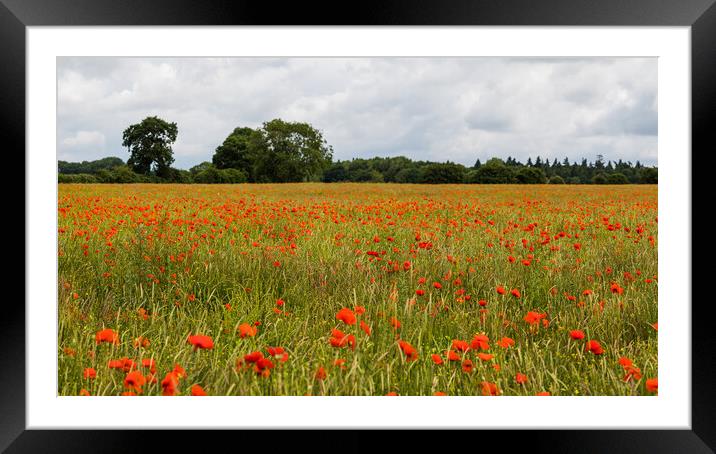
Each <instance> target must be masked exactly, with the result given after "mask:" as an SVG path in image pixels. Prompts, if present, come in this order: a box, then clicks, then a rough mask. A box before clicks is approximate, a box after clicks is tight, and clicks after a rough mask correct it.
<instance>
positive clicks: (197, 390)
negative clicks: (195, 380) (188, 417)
mask: <svg viewBox="0 0 716 454" xmlns="http://www.w3.org/2000/svg"><path fill="white" fill-rule="evenodd" d="M191 395H192V396H207V395H208V394H206V391H204V388H202V387H201V386H199V385H193V386H192V387H191Z"/></svg>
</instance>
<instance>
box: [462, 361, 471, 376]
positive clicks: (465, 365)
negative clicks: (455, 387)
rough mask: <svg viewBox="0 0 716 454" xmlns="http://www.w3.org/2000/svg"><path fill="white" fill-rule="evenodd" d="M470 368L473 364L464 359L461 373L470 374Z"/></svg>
mask: <svg viewBox="0 0 716 454" xmlns="http://www.w3.org/2000/svg"><path fill="white" fill-rule="evenodd" d="M472 368H473V364H472V361H470V360H469V359H466V360H465V361H463V362H462V371H463V372H467V373H470V372H472Z"/></svg>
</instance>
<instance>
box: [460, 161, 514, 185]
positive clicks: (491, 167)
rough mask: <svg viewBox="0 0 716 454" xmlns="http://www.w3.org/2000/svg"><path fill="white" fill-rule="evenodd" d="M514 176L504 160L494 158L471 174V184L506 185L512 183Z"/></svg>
mask: <svg viewBox="0 0 716 454" xmlns="http://www.w3.org/2000/svg"><path fill="white" fill-rule="evenodd" d="M512 181H513V174H512V170H511V168H510V167H508V166H507V165H505V163H504V162H503V161H502V159H499V158H492V159H490V160H489V161H487V162H486V163H485V164H483V165H481V166H480V168H479V169H477V170H475V171H474V172H472V173H471V174H470V183H480V184H506V183H512Z"/></svg>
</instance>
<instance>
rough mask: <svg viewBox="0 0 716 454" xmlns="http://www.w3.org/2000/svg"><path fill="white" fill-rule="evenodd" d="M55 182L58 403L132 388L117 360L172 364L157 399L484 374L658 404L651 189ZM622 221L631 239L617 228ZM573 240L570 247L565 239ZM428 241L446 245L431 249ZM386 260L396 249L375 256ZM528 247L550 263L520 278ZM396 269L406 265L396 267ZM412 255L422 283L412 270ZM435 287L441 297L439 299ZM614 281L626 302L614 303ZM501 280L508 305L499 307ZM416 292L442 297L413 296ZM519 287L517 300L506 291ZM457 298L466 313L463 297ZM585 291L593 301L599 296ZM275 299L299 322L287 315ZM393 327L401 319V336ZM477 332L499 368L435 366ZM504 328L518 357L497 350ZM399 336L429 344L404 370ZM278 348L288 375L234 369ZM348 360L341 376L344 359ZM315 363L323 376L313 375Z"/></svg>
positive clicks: (339, 390)
mask: <svg viewBox="0 0 716 454" xmlns="http://www.w3.org/2000/svg"><path fill="white" fill-rule="evenodd" d="M59 188H60V189H59V191H60V192H59V194H60V195H59V200H58V207H59V209H60V213H59V215H58V219H59V227H60V231H61V232H60V233H59V234H58V238H59V240H58V241H59V244H58V246H59V253H60V256H59V269H58V274H59V288H58V304H59V320H58V323H59V324H58V329H59V333H58V374H59V377H58V379H59V389H58V393H59V394H60V395H77V394H79V393H80V390H81V389H86V390H88V391H89V392H90V393H91V394H92V395H118V394H121V393H122V392H124V391H125V388H124V385H123V381H124V378H125V375H126V374H125V373H124V372H122V371H119V370H112V369H109V368H108V367H107V363H108V361H109V360H110V359H119V358H122V357H128V358H130V359H134V360H135V361H139V360H141V359H142V358H152V359H154V360H155V361H156V364H157V373H156V377H157V378H158V382H157V383H155V384H148V385H146V386H145V387H144V388H143V394H144V395H158V394H161V393H162V387H161V386H160V383H159V382H161V380H162V378H164V376H165V375H166V374H167V373H168V372H169V371H171V370H172V368H173V367H174V364H180V365H181V366H182V367H183V368H185V369H186V372H187V376H186V377H185V378H183V379H181V381H180V391H181V393H182V394H187V393H189V389H190V387H191V386H192V385H193V384H199V385H200V386H202V387H203V388H204V389H205V390H206V391H207V392H208V393H209V394H212V395H304V394H313V395H383V394H386V393H388V392H397V393H399V394H401V395H432V394H433V393H434V392H437V391H440V392H445V393H447V394H449V395H479V394H481V387H480V383H481V382H483V381H488V382H492V383H496V384H497V386H498V388H499V389H500V390H501V392H502V394H503V395H534V394H536V393H538V392H541V391H548V392H550V393H551V394H552V395H633V394H636V395H643V394H651V393H649V392H648V391H647V390H646V388H645V381H646V379H647V378H653V377H656V376H657V332H656V330H655V329H654V328H653V327H652V326H651V324H652V323H654V322H656V321H657V282H656V274H657V244H658V243H657V241H656V238H657V223H656V217H657V190H656V187H655V186H599V187H596V186H559V187H550V186H477V185H471V186H421V185H415V186H413V185H388V184H384V185H381V184H365V185H364V184H331V185H327V184H295V185H293V184H292V185H233V186H200V185H191V186H181V185H125V186H122V185H61V186H60V187H59ZM604 218H608V220H607V221H604ZM489 221H492V222H493V223H494V225H490V223H489ZM531 223H536V226H535V227H534V228H533V229H531V230H530V229H527V230H526V227H528V226H529V225H530V224H531ZM608 223H612V224H616V223H620V224H621V227H620V228H618V229H616V230H613V231H610V230H608V229H607V225H606V224H608ZM625 227H626V228H629V229H630V231H629V232H627V231H626V230H625ZM638 227H641V228H642V229H643V230H642V231H641V232H640V233H637V228H638ZM640 230H641V229H640ZM543 231H544V232H547V237H549V238H550V241H549V242H548V243H545V244H541V243H540V241H541V240H542V239H543V237H542V236H541V235H540V233H541V232H543ZM560 232H564V233H565V234H566V236H564V237H562V238H558V239H555V235H558V234H559V233H560ZM418 233H419V234H420V236H421V241H430V242H431V243H432V248H431V249H422V248H419V247H418V241H416V234H418ZM341 235H342V236H341ZM575 235H579V238H576V237H575ZM376 236H377V237H379V239H380V242H378V243H375V242H373V238H374V237H376ZM569 236H571V238H570V237H569ZM650 236H651V237H653V242H650V241H649V237H650ZM387 237H392V238H393V241H392V242H391V241H388V240H387ZM522 239H526V240H528V247H529V246H530V245H531V246H533V247H534V250H533V251H530V250H529V249H527V248H524V247H523V245H522ZM110 242H111V245H110V244H109V243H110ZM254 242H256V243H258V246H254V245H253V243H254ZM512 243H514V246H513V247H512V248H508V247H506V246H505V245H508V246H509V244H512ZM574 243H580V244H581V249H580V250H576V249H575V248H574V247H573V244H574ZM490 244H491V245H492V246H491V247H490ZM292 245H294V246H295V248H294V247H292ZM554 246H558V247H559V249H558V250H556V249H555V250H553V247H554ZM394 248H395V250H394ZM370 250H374V251H378V252H381V251H385V255H382V256H381V258H382V260H381V261H377V260H370V258H371V257H370V256H369V255H366V252H367V251H370ZM411 250H413V252H411ZM84 251H87V255H85V254H84ZM182 254H184V255H183V258H182V260H181V261H179V257H180V256H181V255H182ZM528 254H532V255H533V256H534V258H533V259H532V262H531V264H530V265H529V266H524V265H522V263H521V260H522V259H524V258H526V257H527V255H528ZM448 256H452V257H453V258H454V260H453V261H452V262H451V261H449V260H448V259H447V257H448ZM508 256H514V257H515V258H516V262H515V263H510V262H509V261H508ZM172 257H173V259H172ZM388 260H391V261H395V262H396V263H397V264H399V266H400V270H399V271H392V266H390V267H388V269H384V268H385V267H387V266H388V265H387V261H388ZM406 260H408V261H410V262H411V263H412V267H411V270H409V271H404V270H403V269H402V264H403V262H404V261H406ZM275 261H278V262H280V266H278V267H277V266H274V262H275ZM545 267H546V268H547V269H545ZM609 268H610V269H611V272H608V271H607V270H608V269H609ZM638 272H639V273H640V274H637V273H638ZM105 273H108V274H107V275H105ZM447 273H450V278H449V279H444V278H445V277H446V274H447ZM624 273H630V274H631V275H632V276H633V279H628V278H626V277H625V274H624ZM148 275H152V276H153V277H150V276H148ZM421 277H424V278H426V280H427V282H426V283H425V284H423V285H420V284H418V280H419V278H421ZM456 278H459V279H460V280H461V281H462V283H461V284H455V283H454V281H455V279H456ZM647 278H651V279H653V282H651V283H647V282H646V279H647ZM155 279H156V281H155ZM157 281H158V282H157ZM435 281H438V282H441V283H442V285H443V288H442V289H440V290H437V289H434V288H433V287H432V283H433V282H435ZM612 282H617V283H618V284H619V285H620V286H621V287H623V289H624V292H623V294H621V295H619V294H614V293H612V292H611V290H610V285H611V283H612ZM498 285H503V286H505V288H506V289H507V291H508V293H507V294H506V295H502V296H501V295H498V294H497V292H496V291H495V288H496V287H497V286H498ZM418 288H423V289H424V290H425V291H426V294H425V295H424V296H421V297H416V295H415V291H416V289H418ZM513 288H516V289H519V291H520V292H521V294H522V296H521V297H520V298H514V297H512V296H511V295H510V294H509V290H510V289H513ZM459 289H462V290H464V294H465V295H470V300H469V301H458V300H457V298H458V297H459V296H460V295H457V294H456V291H457V290H459ZM585 289H591V290H592V291H593V294H592V295H589V296H583V295H582V292H583V291H584V290H585ZM73 294H76V295H77V297H76V298H75V297H74V295H73ZM192 294H193V295H194V296H195V300H194V301H190V299H189V295H192ZM565 294H568V295H574V296H576V297H577V301H570V300H568V299H567V297H566V296H565ZM278 298H282V299H283V300H284V301H285V306H283V307H282V308H281V309H285V310H286V311H287V312H289V313H290V314H289V315H282V314H276V313H274V308H276V307H277V306H276V300H277V299H278ZM479 300H486V301H487V306H486V307H484V308H482V307H481V306H479V305H478V303H477V302H478V301H479ZM580 301H581V302H583V303H584V304H583V305H581V306H580V305H578V304H577V303H578V302H580ZM599 302H603V309H600V308H599ZM226 304H229V305H230V306H231V310H227V308H226V307H225V305H226ZM356 305H360V306H364V307H365V308H366V312H365V314H363V315H362V316H360V317H359V318H360V319H363V320H365V321H366V322H367V323H368V324H369V325H371V327H372V335H371V336H367V335H366V334H365V333H364V332H363V331H361V330H360V329H359V328H358V325H357V324H356V325H353V326H346V325H344V324H343V323H342V322H340V321H338V320H336V318H335V316H336V313H337V312H338V311H339V310H340V309H341V308H343V307H348V308H351V309H352V308H354V307H355V306H356ZM140 308H143V309H144V310H145V311H146V312H147V313H148V314H149V317H148V318H147V319H146V320H144V319H143V317H141V316H140V314H139V312H138V311H139V309H140ZM481 309H486V310H487V311H488V312H485V313H481ZM528 311H537V312H543V313H546V314H547V318H548V320H549V326H547V327H540V328H539V329H537V330H534V329H530V327H529V325H528V324H527V323H526V322H525V321H524V320H523V317H524V316H525V314H526V313H527V312H528ZM391 317H396V318H398V319H399V320H400V322H401V327H400V329H399V330H397V331H396V330H394V329H393V328H392V327H391V325H390V319H391ZM254 322H260V326H259V327H258V334H257V335H256V336H255V337H248V338H243V339H242V338H240V337H239V336H238V335H237V331H236V328H237V327H238V325H239V324H241V323H249V324H253V323H254ZM103 328H112V329H115V330H117V331H118V333H119V334H120V336H121V343H120V344H119V345H111V344H106V343H104V344H101V345H97V344H96V342H95V333H96V332H97V331H99V330H100V329H103ZM333 328H339V329H341V330H343V331H345V332H346V333H352V334H354V335H355V337H356V339H357V346H356V348H355V350H351V349H350V348H343V349H337V348H333V347H331V345H330V344H329V338H330V336H331V329H333ZM572 329H581V330H583V331H584V332H585V333H586V336H587V337H586V339H596V340H598V341H599V342H600V343H601V344H602V346H603V347H604V350H605V353H604V354H603V355H594V354H592V353H590V352H585V350H584V341H574V340H571V338H570V337H569V331H570V330H572ZM477 333H485V334H487V335H488V336H489V338H490V353H493V354H494V355H495V357H494V359H492V360H491V361H488V362H483V361H480V360H479V359H477V357H476V356H475V354H474V352H471V351H469V352H467V353H466V354H465V358H469V359H471V360H472V361H473V362H474V363H475V368H474V370H473V372H471V373H466V372H463V371H462V369H461V367H460V363H459V362H451V363H449V364H448V363H447V361H446V364H444V365H442V366H437V365H435V364H433V362H432V361H431V359H430V355H431V354H433V353H437V354H443V353H444V352H445V351H446V350H448V349H449V348H450V345H451V342H452V340H453V339H462V340H467V341H468V342H469V341H470V340H471V339H472V337H473V336H474V335H475V334H477ZM190 334H205V335H209V336H211V337H212V338H213V340H214V344H215V346H214V348H213V349H212V350H197V351H194V350H193V348H192V346H191V345H189V344H188V343H187V336H188V335H190ZM139 336H143V337H145V338H147V339H148V340H149V341H150V345H149V346H148V347H147V348H135V347H134V339H136V338H137V337H139ZM504 336H507V337H510V338H512V339H514V340H515V342H516V344H515V346H514V347H512V348H509V349H504V348H501V347H499V346H498V345H497V341H498V340H499V339H500V338H502V337H504ZM398 338H400V339H403V340H405V341H407V342H409V343H410V344H412V345H413V346H414V347H415V348H416V349H417V350H418V352H419V359H418V360H417V361H410V362H409V361H406V359H405V356H404V355H403V354H402V353H401V351H400V349H399V347H398V344H397V339H398ZM269 346H281V347H283V348H285V349H286V351H287V352H288V353H289V359H288V361H286V362H285V363H280V362H279V361H274V363H275V364H276V367H275V368H274V369H272V370H271V375H270V376H269V377H261V376H258V375H257V374H255V373H254V372H253V371H251V370H237V368H236V360H237V359H240V358H242V357H243V355H245V354H248V353H250V352H252V351H257V350H261V351H263V352H264V354H266V348H267V347H269ZM65 348H71V349H73V350H74V354H68V353H66V352H65ZM621 356H626V357H628V358H630V359H631V360H632V361H633V363H634V365H635V366H636V367H639V368H640V369H641V372H642V374H643V377H642V378H641V379H640V380H633V381H629V382H624V381H623V380H622V378H623V375H624V372H623V369H622V367H621V366H620V365H619V363H618V359H619V357H621ZM338 358H343V359H345V360H346V362H345V367H346V368H345V369H340V368H338V367H335V366H334V365H333V363H334V361H335V360H336V359H338ZM494 364H499V365H500V370H499V371H497V370H496V369H495V368H494V367H493V365H494ZM319 366H323V367H324V368H325V370H326V371H327V372H328V376H327V378H326V379H325V380H316V379H315V373H316V370H317V369H318V367H319ZM87 367H94V368H95V369H96V371H97V377H96V379H94V380H85V379H83V370H84V369H85V368H87ZM517 372H520V373H523V374H526V375H527V376H528V381H527V383H526V384H524V385H520V384H517V383H516V381H515V374H516V373H517Z"/></svg>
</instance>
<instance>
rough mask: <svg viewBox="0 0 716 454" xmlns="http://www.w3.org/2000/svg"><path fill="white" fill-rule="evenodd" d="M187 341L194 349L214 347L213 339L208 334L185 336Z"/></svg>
mask: <svg viewBox="0 0 716 454" xmlns="http://www.w3.org/2000/svg"><path fill="white" fill-rule="evenodd" d="M187 342H189V343H190V344H191V345H193V346H194V350H197V349H199V348H203V349H208V350H211V349H212V348H214V340H213V339H212V338H211V337H209V336H204V335H201V334H197V335H194V336H189V337H188V338H187Z"/></svg>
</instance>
